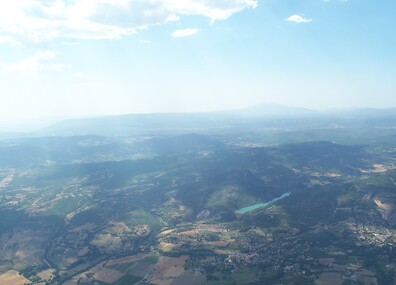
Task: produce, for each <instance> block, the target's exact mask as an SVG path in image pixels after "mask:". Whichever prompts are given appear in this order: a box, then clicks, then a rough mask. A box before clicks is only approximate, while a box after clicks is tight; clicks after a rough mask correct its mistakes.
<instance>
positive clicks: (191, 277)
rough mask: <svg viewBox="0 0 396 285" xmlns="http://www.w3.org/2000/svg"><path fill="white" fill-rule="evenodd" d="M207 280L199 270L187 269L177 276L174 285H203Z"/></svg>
mask: <svg viewBox="0 0 396 285" xmlns="http://www.w3.org/2000/svg"><path fill="white" fill-rule="evenodd" d="M205 281H206V277H205V276H204V275H203V274H202V273H199V272H191V271H186V272H185V273H183V274H182V275H180V276H179V277H177V278H176V280H175V281H174V282H173V283H172V285H185V284H189V285H201V284H203V283H204V282H205Z"/></svg>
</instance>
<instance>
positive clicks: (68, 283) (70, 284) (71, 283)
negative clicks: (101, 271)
mask: <svg viewBox="0 0 396 285" xmlns="http://www.w3.org/2000/svg"><path fill="white" fill-rule="evenodd" d="M63 285H78V280H77V279H71V280H68V281H66V282H64V283H63Z"/></svg>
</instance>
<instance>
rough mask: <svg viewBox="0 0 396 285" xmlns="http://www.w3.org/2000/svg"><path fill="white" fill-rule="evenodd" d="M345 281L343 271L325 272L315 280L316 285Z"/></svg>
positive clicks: (339, 284) (337, 283) (330, 284)
mask: <svg viewBox="0 0 396 285" xmlns="http://www.w3.org/2000/svg"><path fill="white" fill-rule="evenodd" d="M342 283H344V280H343V279H342V275H341V273H337V272H323V273H322V274H320V276H319V279H317V280H315V285H341V284H342Z"/></svg>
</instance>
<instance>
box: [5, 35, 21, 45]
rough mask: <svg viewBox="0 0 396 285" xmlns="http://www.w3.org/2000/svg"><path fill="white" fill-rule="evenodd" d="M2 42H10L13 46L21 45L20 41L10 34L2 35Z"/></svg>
mask: <svg viewBox="0 0 396 285" xmlns="http://www.w3.org/2000/svg"><path fill="white" fill-rule="evenodd" d="M0 44H9V45H13V46H19V45H21V43H20V42H18V41H16V40H14V39H13V38H12V37H11V36H9V35H0Z"/></svg>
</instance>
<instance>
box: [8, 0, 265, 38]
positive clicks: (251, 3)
mask: <svg viewBox="0 0 396 285" xmlns="http://www.w3.org/2000/svg"><path fill="white" fill-rule="evenodd" d="M257 4H258V0H47V1H38V0H12V1H0V33H1V34H4V35H5V36H11V37H12V38H13V39H16V41H19V40H20V41H26V40H29V41H35V42H42V41H50V40H53V39H56V38H68V39H118V38H121V37H123V36H126V35H130V34H133V33H136V32H137V31H138V30H141V29H147V28H149V27H151V26H154V25H161V24H165V23H169V22H173V21H178V20H179V19H180V18H181V17H183V16H192V15H194V16H202V17H206V18H208V19H209V21H210V22H211V23H213V22H215V21H217V20H225V19H227V18H229V17H231V16H232V15H233V14H235V13H238V12H240V11H242V10H244V9H246V8H255V7H257Z"/></svg>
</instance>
